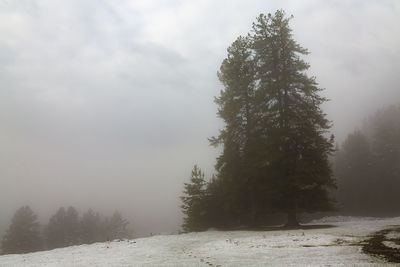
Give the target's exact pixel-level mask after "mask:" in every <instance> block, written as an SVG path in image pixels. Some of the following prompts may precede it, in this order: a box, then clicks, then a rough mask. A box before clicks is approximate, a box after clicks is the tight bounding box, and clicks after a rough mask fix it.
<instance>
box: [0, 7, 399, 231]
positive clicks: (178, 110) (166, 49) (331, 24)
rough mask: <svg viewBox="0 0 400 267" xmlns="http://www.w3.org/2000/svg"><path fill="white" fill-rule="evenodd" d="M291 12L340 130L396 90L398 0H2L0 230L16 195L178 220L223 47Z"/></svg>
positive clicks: (167, 226) (204, 145) (212, 116)
mask: <svg viewBox="0 0 400 267" xmlns="http://www.w3.org/2000/svg"><path fill="white" fill-rule="evenodd" d="M280 8H282V9H284V10H285V11H286V13H287V14H289V15H290V14H293V15H294V18H293V19H292V21H291V26H292V29H293V35H294V38H295V39H296V40H297V42H298V43H299V44H301V45H302V46H304V47H306V48H307V49H308V50H309V51H310V52H311V53H310V54H309V55H307V56H306V57H305V59H306V61H307V62H309V63H310V69H309V72H308V73H309V74H310V75H312V76H315V77H316V81H317V82H318V83H319V86H320V87H322V88H324V89H325V90H324V91H323V92H322V94H323V96H325V97H327V98H329V99H330V101H329V102H326V103H324V104H323V106H322V109H323V111H324V112H325V113H326V114H327V118H328V119H329V120H331V121H332V122H333V128H332V130H331V132H332V133H333V134H334V135H335V137H336V139H335V140H336V142H338V143H339V144H341V143H342V142H343V141H344V140H345V139H346V136H347V134H349V133H350V132H352V131H353V130H354V129H356V128H361V127H362V125H363V120H364V119H365V118H367V117H369V116H372V114H374V113H375V112H376V110H378V109H380V108H382V107H386V106H389V105H392V104H398V103H399V102H400V90H399V84H400V75H399V73H400V53H399V47H400V35H399V34H398V33H399V32H400V2H399V1H396V0H392V1H390V0H384V1H374V0H367V1H356V0H353V1H333V0H332V1H317V0H309V1H301V2H300V1H294V0H292V1H268V2H266V1H256V0H249V1H236V0H235V1H211V0H207V1H198V2H194V1H181V0H179V1H178V0H177V1H143V2H142V1H118V2H114V1H85V2H82V1H78V0H76V1H57V2H55V1H5V0H4V1H0V80H1V83H0V147H1V152H0V236H2V235H3V233H4V231H5V230H6V229H7V227H8V225H9V224H10V222H11V218H12V216H13V214H14V212H15V211H16V209H18V208H19V207H21V206H23V205H29V206H30V207H31V208H32V210H34V211H35V212H36V213H37V214H38V217H39V221H41V222H42V223H47V222H48V219H49V217H50V216H51V215H52V214H54V213H55V212H56V211H57V209H58V208H59V207H60V206H65V207H68V206H74V207H76V208H77V210H78V211H80V212H84V211H86V210H87V209H88V208H92V209H94V210H96V211H99V212H101V213H105V214H112V213H113V212H114V210H119V211H120V212H121V214H122V215H123V216H124V217H125V218H127V219H128V220H129V221H130V226H131V227H132V229H133V231H134V235H135V236H147V235H149V234H150V233H159V232H178V231H179V230H180V226H181V224H182V216H183V215H182V213H181V210H180V205H181V200H180V199H179V197H180V196H181V195H182V191H183V183H184V182H187V181H188V180H189V178H190V172H191V169H192V167H193V165H195V164H198V165H199V166H201V168H202V170H204V171H205V175H206V179H210V178H211V175H212V174H213V173H214V172H215V171H214V164H215V159H216V157H217V156H218V155H219V153H220V149H219V148H214V147H212V146H209V142H208V138H209V137H211V136H215V135H218V131H219V129H221V128H222V126H223V122H222V121H221V120H220V119H219V118H217V116H216V113H217V108H218V107H217V106H216V105H215V103H214V102H213V100H214V97H215V96H218V95H219V93H220V91H221V90H222V89H223V86H222V84H221V83H220V82H219V81H218V78H217V76H216V72H217V71H218V69H219V66H220V64H221V62H222V60H223V59H224V58H225V57H226V49H227V47H228V46H229V45H230V44H231V43H232V42H233V41H234V40H235V39H236V38H237V36H239V35H246V34H247V33H248V31H249V29H250V28H251V23H252V21H254V20H255V18H256V17H257V16H258V15H259V14H260V13H261V12H264V13H268V12H274V11H275V10H277V9H280Z"/></svg>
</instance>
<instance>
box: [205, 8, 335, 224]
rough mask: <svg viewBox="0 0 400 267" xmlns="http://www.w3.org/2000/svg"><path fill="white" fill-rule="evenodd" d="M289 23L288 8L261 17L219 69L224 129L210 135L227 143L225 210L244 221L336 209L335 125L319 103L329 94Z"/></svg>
mask: <svg viewBox="0 0 400 267" xmlns="http://www.w3.org/2000/svg"><path fill="white" fill-rule="evenodd" d="M289 21H290V18H287V17H286V16H285V13H284V12H283V11H282V10H278V11H276V12H275V14H274V15H271V14H268V15H264V14H261V15H260V16H259V17H258V18H257V22H256V23H254V24H253V30H252V33H251V34H249V36H248V37H247V38H244V37H239V38H238V39H237V40H236V41H235V42H234V43H233V44H232V45H231V47H229V48H228V57H227V58H226V59H225V60H224V61H223V62H222V65H221V68H220V72H219V74H218V77H219V79H220V80H221V82H222V83H223V85H224V87H225V88H224V90H223V91H221V94H220V96H219V97H218V98H217V99H216V103H217V104H218V106H219V110H218V116H219V117H221V118H222V119H223V120H224V122H225V127H224V129H222V130H221V132H220V135H219V137H217V138H212V139H211V143H212V144H214V145H217V144H222V145H223V152H222V154H221V156H220V157H219V158H218V159H217V165H216V169H217V171H218V173H217V176H216V177H217V179H219V180H220V181H221V185H222V190H221V192H222V195H223V196H222V198H223V201H224V208H225V210H227V211H228V214H230V215H232V218H234V219H237V220H238V221H239V223H241V224H244V223H246V220H244V219H243V218H250V220H248V221H247V223H249V222H250V223H252V224H254V223H255V222H256V219H257V216H258V215H259V214H260V213H264V212H284V213H287V215H288V222H287V224H288V225H297V224H298V222H297V217H296V214H298V213H300V212H305V211H307V212H312V211H320V210H330V209H332V208H333V204H332V201H331V200H330V198H329V196H328V189H329V187H334V186H335V184H334V180H333V178H332V174H331V168H330V166H329V161H328V156H329V155H330V153H331V152H332V151H333V137H331V138H327V137H326V135H327V133H328V130H329V128H330V122H329V121H328V120H327V119H326V116H325V114H324V113H323V112H322V110H321V108H320V106H321V104H322V103H324V102H325V101H326V99H325V98H324V97H322V96H320V92H321V90H322V89H320V88H319V87H318V85H317V83H316V81H315V78H313V77H309V76H308V75H307V74H306V71H307V69H308V68H309V65H308V64H307V63H306V62H305V61H304V60H303V59H301V56H302V55H306V54H308V51H307V50H306V49H305V48H303V47H301V46H300V45H299V44H298V43H297V42H296V41H295V40H294V39H293V36H292V32H291V29H290V27H289ZM248 215H250V216H248Z"/></svg>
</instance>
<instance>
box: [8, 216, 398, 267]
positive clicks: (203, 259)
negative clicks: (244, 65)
mask: <svg viewBox="0 0 400 267" xmlns="http://www.w3.org/2000/svg"><path fill="white" fill-rule="evenodd" d="M313 223H314V224H333V225H336V226H337V227H333V228H319V229H312V230H286V231H282V230H278V231H232V232H222V231H207V232H202V233H190V234H181V235H160V236H153V237H148V238H139V239H134V240H126V241H113V242H107V243H96V244H92V245H81V246H73V247H68V248H62V249H55V250H51V251H43V252H36V253H29V254H24V255H4V256H0V266H268V265H270V266H287V265H303V266H310V265H317V266H318V265H323V266H328V265H334V266H336V265H344V266H355V265H356V266H382V265H385V262H384V261H383V260H381V259H379V258H376V257H371V256H369V255H366V254H364V253H363V252H362V251H361V244H359V243H360V242H361V241H363V240H365V239H367V238H368V236H369V235H370V234H372V233H373V232H376V231H379V230H382V229H384V228H388V227H391V226H392V225H400V217H397V218H391V219H373V218H349V217H330V218H324V219H322V220H319V221H315V222H313Z"/></svg>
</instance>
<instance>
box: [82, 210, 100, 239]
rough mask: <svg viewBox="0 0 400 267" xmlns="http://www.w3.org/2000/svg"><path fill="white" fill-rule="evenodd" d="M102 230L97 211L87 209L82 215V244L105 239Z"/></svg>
mask: <svg viewBox="0 0 400 267" xmlns="http://www.w3.org/2000/svg"><path fill="white" fill-rule="evenodd" d="M105 240H106V238H105V237H104V233H103V231H102V221H101V217H100V214H99V213H97V212H96V213H95V212H94V211H93V210H92V209H89V210H88V211H86V212H85V213H84V214H83V215H82V220H81V241H82V243H83V244H92V243H95V242H101V241H105Z"/></svg>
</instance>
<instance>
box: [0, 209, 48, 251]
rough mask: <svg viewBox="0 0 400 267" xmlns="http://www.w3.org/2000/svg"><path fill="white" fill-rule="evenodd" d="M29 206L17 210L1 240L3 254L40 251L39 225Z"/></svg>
mask: <svg viewBox="0 0 400 267" xmlns="http://www.w3.org/2000/svg"><path fill="white" fill-rule="evenodd" d="M36 217H37V216H36V215H35V214H34V213H33V211H32V210H31V208H30V207H29V206H23V207H21V208H20V209H18V210H17V211H16V212H15V214H14V217H13V218H12V222H11V225H10V227H9V228H8V230H7V232H6V234H5V235H4V237H3V240H2V243H1V245H2V251H3V253H4V254H15V253H27V252H33V251H38V250H41V249H42V240H41V236H40V232H39V223H38V222H37V221H36Z"/></svg>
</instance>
